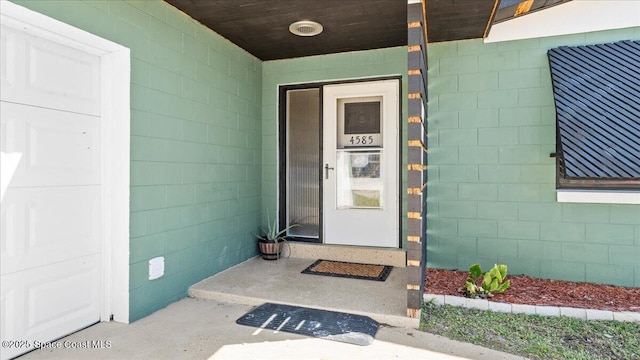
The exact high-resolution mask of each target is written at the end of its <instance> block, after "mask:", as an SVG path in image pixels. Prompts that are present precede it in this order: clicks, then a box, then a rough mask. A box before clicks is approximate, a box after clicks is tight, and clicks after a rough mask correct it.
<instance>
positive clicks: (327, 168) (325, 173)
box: [324, 164, 335, 180]
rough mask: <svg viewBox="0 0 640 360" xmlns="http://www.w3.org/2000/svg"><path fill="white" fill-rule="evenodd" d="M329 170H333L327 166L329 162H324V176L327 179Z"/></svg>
mask: <svg viewBox="0 0 640 360" xmlns="http://www.w3.org/2000/svg"><path fill="white" fill-rule="evenodd" d="M329 170H335V169H334V168H332V167H329V164H324V178H325V179H327V180H329Z"/></svg>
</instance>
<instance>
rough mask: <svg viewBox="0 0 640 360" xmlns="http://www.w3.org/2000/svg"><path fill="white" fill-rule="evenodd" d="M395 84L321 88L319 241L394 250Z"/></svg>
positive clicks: (365, 84)
mask: <svg viewBox="0 0 640 360" xmlns="http://www.w3.org/2000/svg"><path fill="white" fill-rule="evenodd" d="M398 91H399V82H398V81H397V80H385V81H376V82H363V83H352V84H340V85H328V86H325V87H324V88H323V117H324V118H323V160H324V163H325V168H324V177H323V178H324V181H323V215H324V221H323V236H324V242H325V243H327V244H340V245H358V246H377V247H395V248H397V247H398V243H399V240H398V239H399V235H398V218H399V213H398V198H399V196H398V195H399V193H398V191H399V190H398V187H399V186H398V123H399V102H398V101H399V96H398Z"/></svg>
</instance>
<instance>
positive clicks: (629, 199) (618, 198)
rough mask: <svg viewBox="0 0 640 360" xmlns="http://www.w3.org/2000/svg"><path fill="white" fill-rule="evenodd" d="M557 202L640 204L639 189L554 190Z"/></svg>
mask: <svg viewBox="0 0 640 360" xmlns="http://www.w3.org/2000/svg"><path fill="white" fill-rule="evenodd" d="M556 196H557V201H558V202H566V203H592V204H632V205H640V191H613V190H556Z"/></svg>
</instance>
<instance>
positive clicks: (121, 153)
mask: <svg viewBox="0 0 640 360" xmlns="http://www.w3.org/2000/svg"><path fill="white" fill-rule="evenodd" d="M0 17H1V19H2V23H3V24H6V25H9V24H13V25H14V26H15V25H19V27H20V28H21V29H22V31H25V32H27V33H30V34H32V35H34V36H38V37H41V38H45V39H47V40H51V41H55V42H57V43H60V44H63V45H66V46H69V47H72V48H75V49H78V50H81V51H83V52H87V53H90V54H92V55H96V56H99V57H100V58H101V64H102V69H101V72H102V79H103V81H102V82H101V84H102V88H101V94H102V99H101V101H102V114H101V118H102V121H101V136H102V138H101V143H102V148H103V151H102V154H103V155H102V159H101V162H102V164H101V168H102V175H101V176H102V179H101V183H102V194H101V195H102V196H101V198H102V210H103V214H104V216H103V220H102V229H103V230H104V231H103V234H102V264H103V269H104V270H103V284H104V288H103V298H102V303H103V304H102V314H101V320H102V321H110V320H111V318H112V316H113V320H115V321H118V322H123V323H128V322H129V184H130V180H129V178H130V177H129V168H130V151H129V149H130V143H131V142H130V131H131V127H130V100H129V99H130V71H131V70H130V69H131V60H130V51H129V49H128V48H126V47H124V46H122V45H119V44H116V43H114V42H112V41H109V40H106V39H103V38H101V37H98V36H96V35H93V34H91V33H88V32H86V31H84V30H81V29H78V28H75V27H73V26H71V25H68V24H65V23H63V22H60V21H58V20H55V19H53V18H50V17H48V16H45V15H43V14H40V13H37V12H35V11H32V10H29V9H27V8H25V7H22V6H19V5H16V4H14V3H11V2H9V1H6V0H0Z"/></svg>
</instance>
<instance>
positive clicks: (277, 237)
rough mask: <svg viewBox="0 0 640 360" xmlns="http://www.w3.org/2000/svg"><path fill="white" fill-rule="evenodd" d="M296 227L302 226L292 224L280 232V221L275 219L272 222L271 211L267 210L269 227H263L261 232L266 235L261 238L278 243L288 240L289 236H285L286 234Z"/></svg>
mask: <svg viewBox="0 0 640 360" xmlns="http://www.w3.org/2000/svg"><path fill="white" fill-rule="evenodd" d="M296 226H300V225H298V224H291V225H289V226H287V227H286V228H284V229H282V230H280V231H278V219H277V218H273V222H271V219H270V218H269V210H267V227H261V230H262V232H263V234H264V235H262V236H260V237H262V238H264V239H265V240H268V241H271V242H275V243H278V241H283V240H286V239H287V236H286V235H284V234H286V232H287V230H289V229H291V228H293V227H296Z"/></svg>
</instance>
